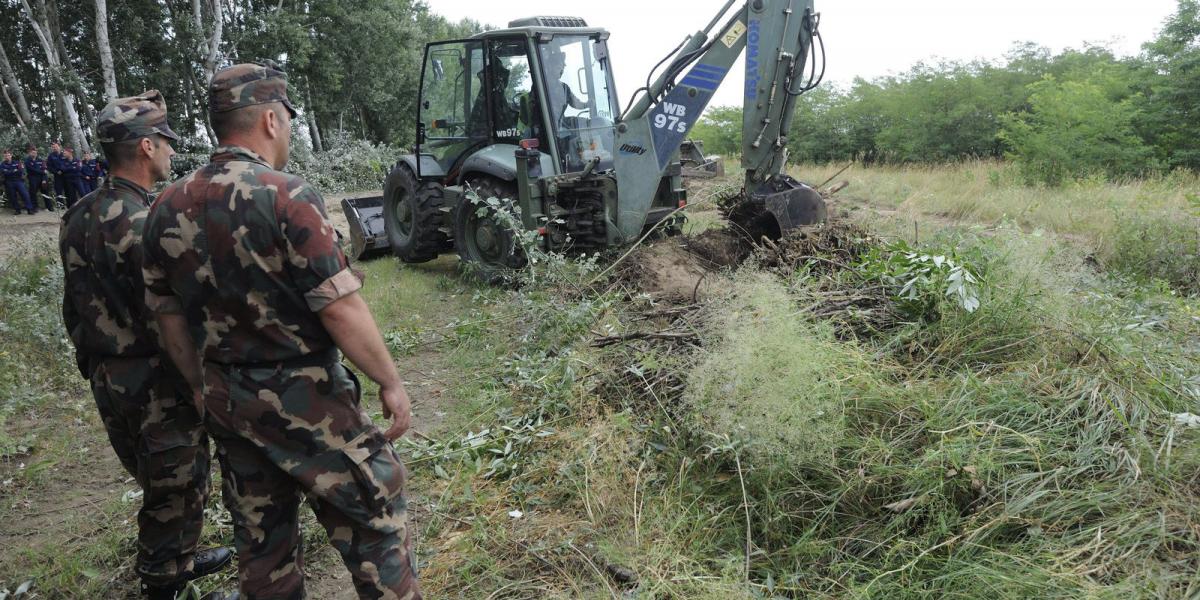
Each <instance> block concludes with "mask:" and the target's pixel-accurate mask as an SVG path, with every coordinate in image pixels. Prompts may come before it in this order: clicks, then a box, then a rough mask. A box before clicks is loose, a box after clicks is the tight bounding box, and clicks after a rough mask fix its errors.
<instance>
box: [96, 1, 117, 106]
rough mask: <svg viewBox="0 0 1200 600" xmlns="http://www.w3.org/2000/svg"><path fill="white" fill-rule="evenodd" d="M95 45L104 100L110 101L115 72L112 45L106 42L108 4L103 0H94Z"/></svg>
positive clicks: (114, 96) (113, 98)
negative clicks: (102, 78) (97, 51)
mask: <svg viewBox="0 0 1200 600" xmlns="http://www.w3.org/2000/svg"><path fill="white" fill-rule="evenodd" d="M96 46H97V49H98V50H99V52H100V72H101V74H102V75H103V77H104V101H105V102H112V101H113V100H115V99H116V98H117V73H116V71H115V70H114V69H113V57H112V45H110V44H109V43H108V5H107V2H106V1H105V0H96Z"/></svg>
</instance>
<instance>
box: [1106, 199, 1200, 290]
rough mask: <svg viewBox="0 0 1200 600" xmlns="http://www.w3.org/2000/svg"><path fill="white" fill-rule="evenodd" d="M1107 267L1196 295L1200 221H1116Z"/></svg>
mask: <svg viewBox="0 0 1200 600" xmlns="http://www.w3.org/2000/svg"><path fill="white" fill-rule="evenodd" d="M1103 262H1104V264H1105V266H1107V267H1108V268H1110V269H1112V270H1115V271H1118V272H1121V273H1125V274H1128V275H1130V276H1132V277H1135V278H1137V279H1140V280H1143V281H1145V280H1159V281H1163V282H1166V283H1167V284H1168V285H1170V286H1171V287H1172V288H1175V289H1176V290H1179V291H1181V292H1183V293H1186V294H1200V219H1196V218H1189V217H1186V216H1180V215H1168V214H1161V213H1160V214H1153V215H1147V214H1144V213H1131V214H1126V215H1124V216H1122V217H1120V218H1119V221H1118V225H1117V227H1116V231H1115V232H1114V238H1113V240H1112V248H1111V250H1110V251H1109V252H1108V254H1107V256H1105V257H1104V261H1103Z"/></svg>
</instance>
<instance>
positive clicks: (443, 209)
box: [438, 206, 454, 215]
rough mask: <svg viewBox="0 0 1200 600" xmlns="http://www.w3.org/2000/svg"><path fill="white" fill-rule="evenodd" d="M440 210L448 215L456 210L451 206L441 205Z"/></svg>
mask: <svg viewBox="0 0 1200 600" xmlns="http://www.w3.org/2000/svg"><path fill="white" fill-rule="evenodd" d="M438 210H440V211H442V212H443V213H445V214H447V215H448V214H450V213H451V212H453V211H454V209H453V208H451V207H449V206H439V207H438Z"/></svg>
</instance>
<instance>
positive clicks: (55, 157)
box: [46, 142, 66, 204]
mask: <svg viewBox="0 0 1200 600" xmlns="http://www.w3.org/2000/svg"><path fill="white" fill-rule="evenodd" d="M62 162H63V151H62V145H61V144H59V143H58V142H51V143H50V154H49V156H47V157H46V170H47V171H49V172H50V176H51V178H52V179H53V181H52V185H53V186H54V200H53V202H54V203H55V204H57V203H59V202H64V201H65V200H66V179H64V178H63V175H62Z"/></svg>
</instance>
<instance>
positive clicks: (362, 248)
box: [342, 196, 391, 260]
mask: <svg viewBox="0 0 1200 600" xmlns="http://www.w3.org/2000/svg"><path fill="white" fill-rule="evenodd" d="M342 211H343V212H345V213H346V221H347V222H348V223H349V225H350V258H351V259H353V260H366V259H368V258H374V257H376V256H382V255H384V254H387V253H388V249H389V248H390V246H391V245H390V244H388V237H387V231H386V230H385V229H384V225H383V196H370V197H367V198H346V199H345V200H342Z"/></svg>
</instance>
